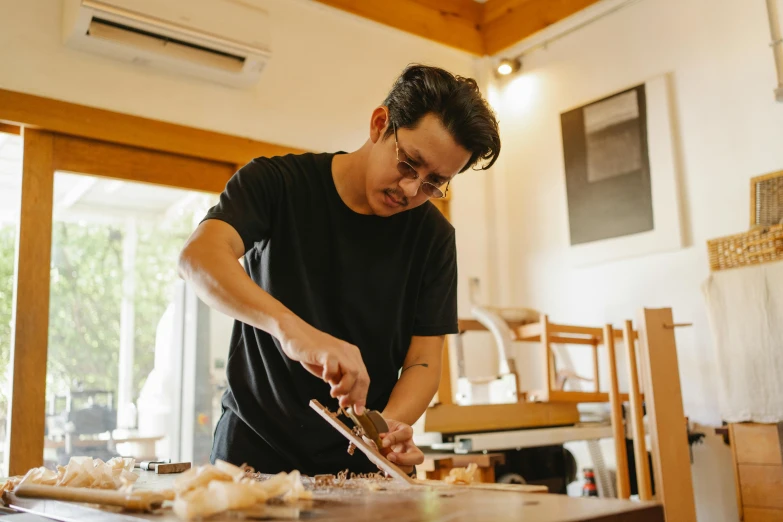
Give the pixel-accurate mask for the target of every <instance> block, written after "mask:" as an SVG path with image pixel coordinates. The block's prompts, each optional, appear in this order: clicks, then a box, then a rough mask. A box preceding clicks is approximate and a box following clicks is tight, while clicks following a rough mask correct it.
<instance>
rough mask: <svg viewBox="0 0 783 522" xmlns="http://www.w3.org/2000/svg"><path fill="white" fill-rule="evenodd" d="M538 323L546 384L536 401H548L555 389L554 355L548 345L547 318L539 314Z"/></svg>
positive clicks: (548, 325) (549, 333)
mask: <svg viewBox="0 0 783 522" xmlns="http://www.w3.org/2000/svg"><path fill="white" fill-rule="evenodd" d="M538 323H539V325H541V341H540V342H541V349H542V351H543V352H544V353H543V355H544V357H543V361H544V367H543V368H542V369H543V370H544V379H545V382H546V386H544V389H543V390H541V392H540V393H539V395H538V400H540V401H549V400H550V397H551V393H552V391H553V390H554V389H555V385H556V384H557V375H556V372H557V370H556V368H555V354H554V352H553V351H552V347H551V346H550V345H549V336H550V335H551V332H550V330H549V327H550V324H549V317H547V316H546V315H544V314H541V318H540V320H539V321H538Z"/></svg>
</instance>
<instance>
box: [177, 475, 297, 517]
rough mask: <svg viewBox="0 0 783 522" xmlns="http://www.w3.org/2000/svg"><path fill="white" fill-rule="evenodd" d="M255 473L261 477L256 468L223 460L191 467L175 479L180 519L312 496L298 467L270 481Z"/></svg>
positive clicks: (207, 515) (294, 500) (289, 501)
mask: <svg viewBox="0 0 783 522" xmlns="http://www.w3.org/2000/svg"><path fill="white" fill-rule="evenodd" d="M255 476H258V477H259V478H260V474H258V473H255V470H253V468H249V467H248V466H245V465H243V466H234V465H233V464H230V463H228V462H225V461H221V460H217V461H216V462H215V464H214V465H211V464H207V465H204V466H199V467H197V468H191V469H190V470H188V471H186V472H185V473H183V474H182V476H180V477H178V478H177V479H176V480H175V481H174V487H175V491H176V493H177V495H176V498H175V500H174V513H175V514H176V515H177V516H178V517H179V518H180V519H183V520H191V519H194V518H204V517H209V516H211V515H214V514H217V513H222V512H225V511H231V510H242V509H247V508H251V507H253V506H255V505H256V504H263V503H265V502H267V501H270V500H281V501H283V502H286V503H293V502H296V501H298V500H300V499H309V498H312V493H311V492H310V491H307V490H306V489H305V487H304V484H303V482H302V476H301V474H300V473H299V471H297V470H294V471H292V472H291V473H285V472H281V473H278V474H277V475H275V476H273V477H271V478H269V479H266V480H257V479H256V478H255Z"/></svg>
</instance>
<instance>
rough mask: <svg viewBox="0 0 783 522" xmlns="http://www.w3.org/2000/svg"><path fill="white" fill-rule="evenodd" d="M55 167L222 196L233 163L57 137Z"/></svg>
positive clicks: (232, 172) (69, 137) (231, 173)
mask: <svg viewBox="0 0 783 522" xmlns="http://www.w3.org/2000/svg"><path fill="white" fill-rule="evenodd" d="M54 168H55V170H65V171H69V172H78V173H80V174H88V175H91V176H105V177H110V178H117V179H124V180H128V181H134V182H142V183H154V184H157V185H166V186H170V187H178V188H184V189H188V190H198V191H202V192H212V193H220V192H222V191H223V189H224V188H225V186H226V182H227V181H228V180H229V178H230V177H231V176H232V175H233V174H234V171H235V167H234V165H233V164H229V163H220V162H217V161H209V160H204V159H198V158H193V157H188V156H180V155H176V154H168V153H165V152H159V151H153V150H145V149H139V148H134V147H127V146H125V145H117V144H114V143H107V142H104V141H98V140H91V139H85V138H76V137H72V136H63V135H55V137H54Z"/></svg>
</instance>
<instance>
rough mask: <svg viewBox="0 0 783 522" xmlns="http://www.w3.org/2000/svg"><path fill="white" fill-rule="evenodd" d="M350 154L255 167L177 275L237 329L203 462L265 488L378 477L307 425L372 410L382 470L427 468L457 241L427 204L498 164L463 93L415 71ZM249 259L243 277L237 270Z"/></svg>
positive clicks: (337, 438) (234, 183)
mask: <svg viewBox="0 0 783 522" xmlns="http://www.w3.org/2000/svg"><path fill="white" fill-rule="evenodd" d="M369 131H370V132H369V138H368V140H367V142H366V143H365V144H364V145H363V146H362V147H361V148H360V149H359V150H357V151H355V152H352V153H347V154H346V153H337V154H301V155H288V156H285V157H275V158H257V159H254V160H253V161H252V162H250V163H249V164H248V165H245V166H244V167H243V168H241V169H240V170H239V171H238V172H237V173H236V174H235V175H234V176H233V177H232V178H231V180H230V181H229V182H228V184H227V185H226V189H225V191H224V192H223V194H221V196H220V202H219V203H218V204H217V205H216V206H215V207H213V208H212V209H210V211H209V212H208V214H207V216H206V218H205V219H204V221H202V223H201V224H200V225H199V226H198V228H197V229H196V231H195V232H194V233H193V235H192V236H191V237H190V239H189V240H188V242H187V244H186V245H185V247H184V249H183V251H182V253H181V256H180V262H179V269H180V274H181V275H182V277H183V278H185V279H186V280H188V281H189V282H190V283H191V284H192V285H193V286H194V287H195V289H196V292H197V293H198V295H199V296H200V297H201V298H202V299H203V300H204V301H205V302H206V303H207V304H209V305H210V306H212V307H214V308H216V309H217V310H220V311H222V312H224V313H226V314H228V315H230V316H232V317H234V318H235V319H236V322H235V324H234V331H233V334H232V337H231V346H230V352H229V358H228V365H227V374H228V384H229V388H228V391H227V392H226V393H225V395H224V396H223V401H222V406H223V414H222V416H221V418H220V420H219V422H218V425H217V428H216V430H215V440H214V444H213V449H212V457H211V458H212V460H213V461H214V460H215V459H223V460H226V461H229V462H232V463H234V464H242V463H247V464H248V465H251V466H253V467H254V468H255V469H256V470H258V471H262V472H265V473H277V472H279V471H290V470H292V469H298V470H299V471H301V472H302V473H305V474H308V475H314V474H319V473H337V472H339V471H342V470H344V469H349V470H351V471H353V472H357V473H366V472H370V471H377V468H376V467H375V466H374V465H373V464H371V463H370V461H369V460H368V459H367V458H366V457H365V456H364V455H363V454H361V452H356V453H355V454H354V455H353V456H349V455H348V454H347V451H346V450H347V446H348V445H347V443H346V440H345V439H344V438H343V436H342V435H341V434H339V433H338V432H337V431H336V430H334V429H333V428H332V427H331V426H330V425H329V424H327V423H326V422H325V421H324V420H323V419H321V418H320V417H319V416H318V415H317V414H316V413H315V412H314V411H312V410H311V409H310V408H309V406H308V403H309V401H310V400H311V399H317V400H318V401H320V402H321V403H322V404H324V405H325V406H329V407H330V409H332V410H333V411H334V410H336V409H337V408H338V403H339V405H340V406H342V407H347V406H353V407H354V408H355V409H356V411H357V413H362V412H363V411H364V409H365V407H366V408H370V409H375V410H379V411H381V412H382V414H383V416H384V417H385V418H386V420H387V422H388V424H389V433H388V434H386V435H384V437H383V444H384V446H386V447H390V448H391V450H392V451H391V453H389V454H388V456H387V458H388V459H389V460H390V461H392V462H394V463H396V464H398V465H399V466H401V467H402V468H403V469H406V470H407V471H408V472H410V471H412V470H413V466H414V465H415V464H419V463H421V462H423V455H422V453H421V451H420V450H419V449H418V448H416V446H415V445H414V444H413V430H412V429H411V424H413V423H414V422H415V421H416V420H417V419H418V418H419V417H420V416H421V415H422V414H423V413H424V411H425V410H426V408H427V405H428V404H429V402H430V401H431V400H432V397H433V396H434V394H435V392H436V391H437V388H438V382H439V379H440V366H441V350H442V347H443V340H444V336H445V335H446V334H449V333H454V332H456V331H457V304H456V290H457V265H456V248H455V239H454V228H453V227H452V226H451V225H450V224H449V222H448V221H447V220H446V219H445V218H444V217H443V216H442V215H441V214H440V212H439V211H438V210H437V209H436V208H435V206H434V205H432V204H431V203H430V202H429V201H428V200H429V198H431V197H444V196H445V195H446V193H447V191H448V187H449V184H450V183H451V181H452V179H453V178H454V177H455V176H456V175H457V174H458V173H460V172H463V171H465V170H467V169H468V168H471V167H473V166H474V165H477V164H479V163H481V166H482V167H483V168H488V167H489V166H491V165H492V163H494V162H495V160H496V159H497V156H498V154H499V152H500V138H499V136H498V125H497V121H496V119H495V116H494V114H493V113H492V110H491V109H490V108H489V106H488V105H487V103H486V102H485V101H484V100H483V98H482V97H481V93H480V92H479V90H478V87H477V86H476V83H475V82H474V81H473V80H472V79H467V78H461V77H455V76H453V75H452V74H450V73H448V72H446V71H444V70H442V69H438V68H434V67H426V66H420V65H414V66H410V67H408V68H406V70H405V71H403V73H402V74H401V76H400V77H399V78H398V79H397V81H396V82H395V84H394V86H393V87H392V89H391V91H390V92H389V94H388V96H387V98H386V100H385V101H384V102H383V105H381V106H380V107H378V108H376V109H375V110H374V111H373V112H372V115H371V118H370V128H369ZM242 256H244V269H243V268H242V266H241V265H240V264H239V263H238V262H237V260H238V258H240V257H242Z"/></svg>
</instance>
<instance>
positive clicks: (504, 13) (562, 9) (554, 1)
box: [481, 0, 598, 55]
mask: <svg viewBox="0 0 783 522" xmlns="http://www.w3.org/2000/svg"><path fill="white" fill-rule="evenodd" d="M597 1H598V0H489V1H488V2H487V3H486V4H485V6H486V9H487V10H485V12H484V16H485V18H484V22H483V25H482V28H481V30H482V34H483V38H484V52H485V53H486V54H488V55H493V54H496V53H498V52H499V51H502V50H503V49H506V48H508V47H510V46H512V45H514V44H515V43H517V42H519V41H520V40H524V39H525V38H527V37H528V36H532V35H533V34H535V33H537V32H539V31H541V30H543V29H546V28H547V27H549V26H550V25H552V24H554V23H557V22H559V21H560V20H562V19H564V18H567V17H569V16H571V15H572V14H575V13H577V12H579V11H581V10H582V9H584V8H586V7H589V6H590V5H592V4H594V3H596V2H597ZM495 2H498V6H495V7H492V4H494V3H495ZM496 7H500V9H496Z"/></svg>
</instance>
